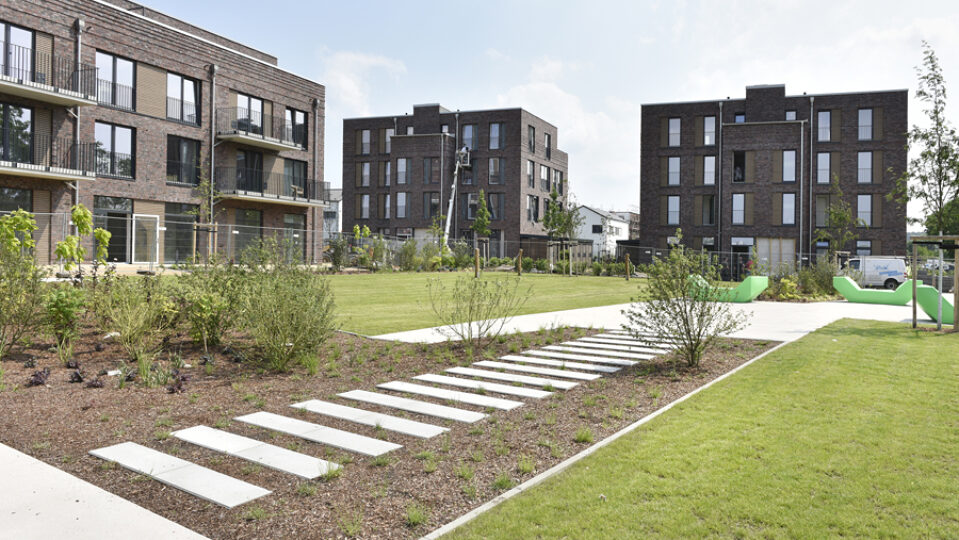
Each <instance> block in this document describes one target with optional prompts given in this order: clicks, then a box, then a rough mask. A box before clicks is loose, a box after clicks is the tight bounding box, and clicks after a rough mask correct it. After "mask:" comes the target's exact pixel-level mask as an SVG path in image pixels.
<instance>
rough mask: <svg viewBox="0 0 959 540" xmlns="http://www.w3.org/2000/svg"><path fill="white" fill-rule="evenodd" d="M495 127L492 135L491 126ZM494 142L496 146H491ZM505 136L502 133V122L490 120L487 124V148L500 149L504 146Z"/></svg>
mask: <svg viewBox="0 0 959 540" xmlns="http://www.w3.org/2000/svg"><path fill="white" fill-rule="evenodd" d="M494 127H495V128H496V136H495V137H494V136H493V128H494ZM494 141H495V143H496V146H493V143H494ZM504 143H505V137H504V133H503V122H490V124H489V149H490V150H502V149H503V147H504V146H505V144H504Z"/></svg>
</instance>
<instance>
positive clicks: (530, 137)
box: [526, 126, 536, 152]
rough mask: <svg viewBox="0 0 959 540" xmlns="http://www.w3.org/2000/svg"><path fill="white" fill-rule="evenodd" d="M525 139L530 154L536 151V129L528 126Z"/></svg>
mask: <svg viewBox="0 0 959 540" xmlns="http://www.w3.org/2000/svg"><path fill="white" fill-rule="evenodd" d="M526 139H527V145H528V146H529V151H530V152H535V151H536V128H534V127H533V126H528V127H527V128H526Z"/></svg>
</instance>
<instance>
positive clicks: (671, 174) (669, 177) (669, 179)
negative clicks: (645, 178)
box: [666, 156, 679, 186]
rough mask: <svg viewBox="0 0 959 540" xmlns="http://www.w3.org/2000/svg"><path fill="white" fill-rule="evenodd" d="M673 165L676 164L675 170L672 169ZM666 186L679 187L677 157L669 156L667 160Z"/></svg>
mask: <svg viewBox="0 0 959 540" xmlns="http://www.w3.org/2000/svg"><path fill="white" fill-rule="evenodd" d="M674 163H675V164H676V168H675V170H674V169H673V164H674ZM674 179H675V181H674ZM666 185H668V186H678V185H679V156H670V157H669V158H668V160H667V170H666Z"/></svg>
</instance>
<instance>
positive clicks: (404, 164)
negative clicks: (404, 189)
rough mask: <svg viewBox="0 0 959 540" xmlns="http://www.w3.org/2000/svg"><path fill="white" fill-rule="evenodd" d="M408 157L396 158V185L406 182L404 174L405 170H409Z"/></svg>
mask: <svg viewBox="0 0 959 540" xmlns="http://www.w3.org/2000/svg"><path fill="white" fill-rule="evenodd" d="M408 167H409V159H408V158H398V159H397V160H396V183H397V184H398V185H403V184H406V183H407V181H408V178H407V176H406V171H407V170H409V169H408Z"/></svg>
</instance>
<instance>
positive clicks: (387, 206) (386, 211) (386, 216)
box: [382, 193, 390, 219]
mask: <svg viewBox="0 0 959 540" xmlns="http://www.w3.org/2000/svg"><path fill="white" fill-rule="evenodd" d="M382 217H383V219H390V194H389V193H387V194H386V199H385V200H384V201H383V216H382Z"/></svg>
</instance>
